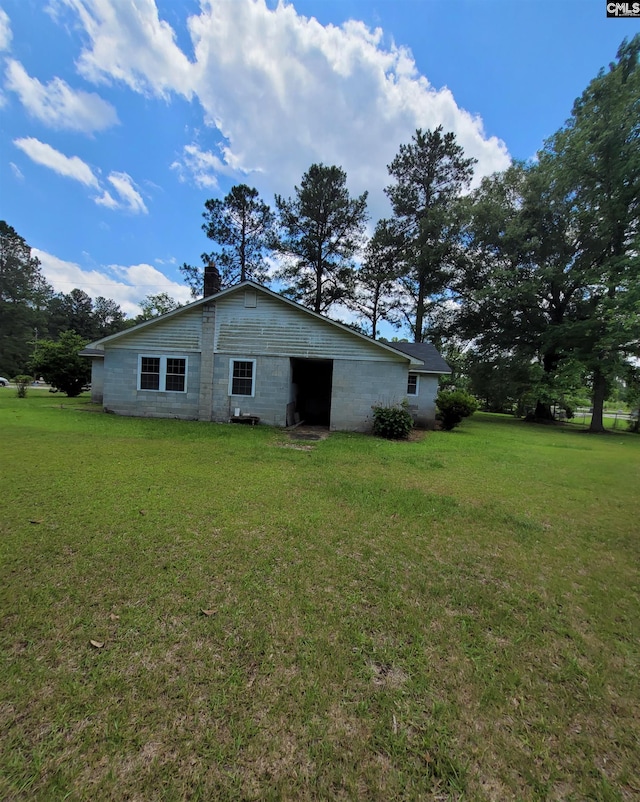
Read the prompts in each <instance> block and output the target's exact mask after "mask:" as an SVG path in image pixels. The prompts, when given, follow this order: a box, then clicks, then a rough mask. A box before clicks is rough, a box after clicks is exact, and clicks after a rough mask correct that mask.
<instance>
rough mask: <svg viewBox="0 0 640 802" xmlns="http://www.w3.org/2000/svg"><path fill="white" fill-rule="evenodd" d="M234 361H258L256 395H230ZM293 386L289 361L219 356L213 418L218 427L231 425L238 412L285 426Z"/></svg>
mask: <svg viewBox="0 0 640 802" xmlns="http://www.w3.org/2000/svg"><path fill="white" fill-rule="evenodd" d="M232 359H241V360H242V359H255V360H256V363H255V395H254V396H253V397H251V396H246V395H229V372H230V370H229V368H230V362H231V360H232ZM290 385H291V364H290V360H289V358H288V357H278V356H260V355H258V356H256V355H253V354H251V353H250V352H248V351H244V352H241V353H231V352H227V353H219V354H216V356H215V363H214V369H213V414H212V419H213V420H214V421H217V422H219V423H223V422H224V423H226V422H228V420H229V418H230V417H231V416H232V415H233V413H234V410H235V409H236V408H239V409H240V414H248V415H258V416H259V417H260V421H261V423H266V424H269V425H270V426H286V424H287V414H286V413H287V403H288V401H289V388H290Z"/></svg>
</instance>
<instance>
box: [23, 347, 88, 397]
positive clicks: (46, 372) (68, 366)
mask: <svg viewBox="0 0 640 802" xmlns="http://www.w3.org/2000/svg"><path fill="white" fill-rule="evenodd" d="M86 344H87V340H85V339H84V338H83V337H82V336H80V335H79V334H76V333H75V332H73V331H65V332H63V333H62V334H61V335H60V337H59V338H58V341H57V342H54V341H53V340H40V341H39V342H38V347H37V349H36V351H35V353H34V355H33V356H32V358H31V363H30V366H31V371H32V372H33V373H34V374H35V375H37V376H43V377H44V379H45V381H47V382H49V384H51V385H53V386H54V387H57V388H58V390H61V391H62V392H63V393H66V395H68V396H69V397H70V398H74V397H75V396H77V395H79V394H80V393H81V392H82V387H83V386H84V385H85V384H86V383H87V382H88V381H89V379H90V377H91V365H90V362H89V360H88V359H87V358H86V357H82V356H80V355H79V354H80V351H81V350H82V349H83V348H84V347H85V345H86Z"/></svg>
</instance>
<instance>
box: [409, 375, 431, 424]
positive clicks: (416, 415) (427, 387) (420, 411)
mask: <svg viewBox="0 0 640 802" xmlns="http://www.w3.org/2000/svg"><path fill="white" fill-rule="evenodd" d="M411 372H412V373H413V372H415V371H411ZM418 377H419V379H418V395H410V396H407V400H408V402H409V412H411V414H412V415H413V420H414V423H415V425H416V426H417V427H418V428H420V429H433V427H434V426H435V423H436V395H437V394H438V376H436V375H434V374H432V373H419V374H418Z"/></svg>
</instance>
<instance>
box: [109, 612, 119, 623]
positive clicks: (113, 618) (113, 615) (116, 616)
mask: <svg viewBox="0 0 640 802" xmlns="http://www.w3.org/2000/svg"><path fill="white" fill-rule="evenodd" d="M109 618H110V619H111V620H112V621H119V620H120V616H119V615H116V614H115V613H111V615H110V616H109Z"/></svg>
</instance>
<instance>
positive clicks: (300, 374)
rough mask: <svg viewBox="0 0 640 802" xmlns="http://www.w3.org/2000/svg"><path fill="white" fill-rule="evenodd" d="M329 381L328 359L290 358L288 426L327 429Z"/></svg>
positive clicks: (331, 367) (330, 374) (330, 375)
mask: <svg viewBox="0 0 640 802" xmlns="http://www.w3.org/2000/svg"><path fill="white" fill-rule="evenodd" d="M332 379H333V360H332V359H291V385H292V386H291V399H292V404H293V413H294V414H293V419H292V420H291V422H292V423H293V422H295V423H298V422H302V421H304V422H305V423H306V424H308V425H310V426H329V423H330V420H331V382H332ZM288 417H289V416H288ZM287 423H289V421H287Z"/></svg>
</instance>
